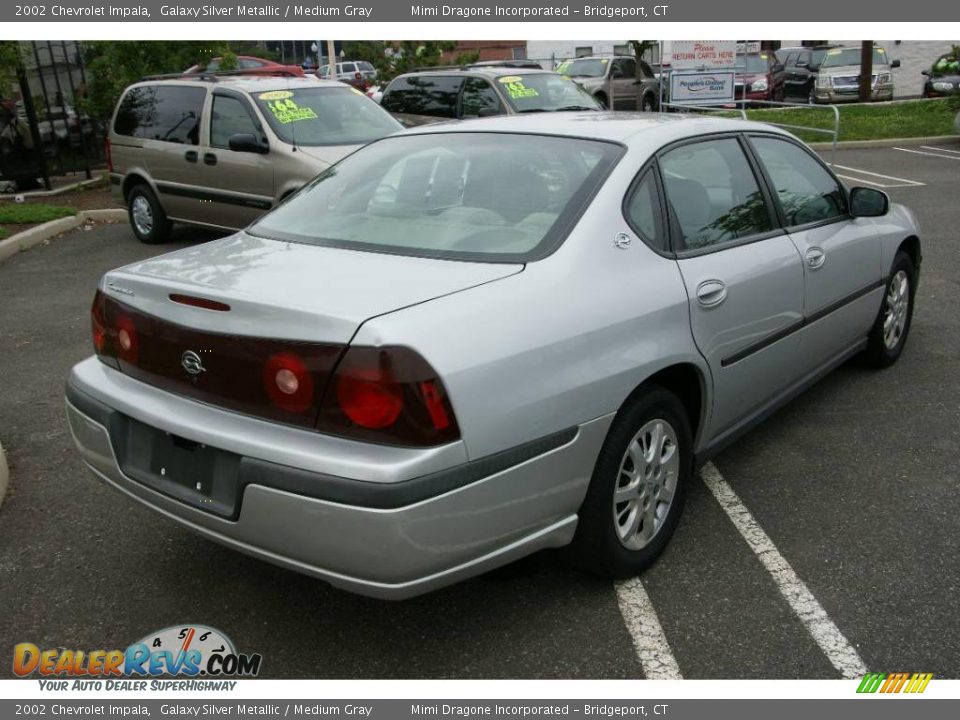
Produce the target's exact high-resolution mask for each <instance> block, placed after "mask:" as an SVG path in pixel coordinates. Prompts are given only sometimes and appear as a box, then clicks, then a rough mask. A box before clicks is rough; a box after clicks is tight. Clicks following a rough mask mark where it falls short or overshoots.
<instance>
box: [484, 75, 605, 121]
mask: <svg viewBox="0 0 960 720" xmlns="http://www.w3.org/2000/svg"><path fill="white" fill-rule="evenodd" d="M496 83H497V85H498V86H499V88H500V91H501V92H502V93H503V96H504V97H505V98H507V102H508V103H510V105H511V106H512V107H513V109H514V110H515V111H517V112H521V113H522V112H540V111H555V110H602V108H601V107H600V103H598V102H597V101H596V100H594V99H593V96H591V95H590V93H588V92H587V91H586V90H584V89H583V88H582V87H580V86H579V85H577V84H576V83H575V82H573V81H571V80H570V78H569V77H566V76H564V75H553V74H551V73H542V74H541V73H529V74H526V75H504V76H503V77H499V78H497V80H496Z"/></svg>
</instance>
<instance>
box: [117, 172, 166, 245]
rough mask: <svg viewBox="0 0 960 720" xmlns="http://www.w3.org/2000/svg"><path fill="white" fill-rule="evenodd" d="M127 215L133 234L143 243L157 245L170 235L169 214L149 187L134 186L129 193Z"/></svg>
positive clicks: (142, 185)
mask: <svg viewBox="0 0 960 720" xmlns="http://www.w3.org/2000/svg"><path fill="white" fill-rule="evenodd" d="M127 215H128V217H129V219H130V228H131V229H132V230H133V234H134V235H136V236H137V239H138V240H139V241H140V242H142V243H146V244H148V245H155V244H157V243H161V242H163V241H164V240H166V239H167V237H168V236H169V235H170V228H171V224H170V221H169V220H167V214H166V213H165V212H164V211H163V207H162V206H161V205H160V202H159V201H158V200H157V197H156V195H154V194H153V191H152V190H151V189H150V188H149V187H148V186H147V185H144V184H142V183H141V184H139V185H134V186H133V188H132V189H131V190H130V192H129V193H127Z"/></svg>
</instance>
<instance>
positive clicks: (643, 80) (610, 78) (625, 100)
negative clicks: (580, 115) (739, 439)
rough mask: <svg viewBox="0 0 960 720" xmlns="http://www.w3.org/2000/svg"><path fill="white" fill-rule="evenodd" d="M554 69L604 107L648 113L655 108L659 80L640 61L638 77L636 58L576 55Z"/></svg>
mask: <svg viewBox="0 0 960 720" xmlns="http://www.w3.org/2000/svg"><path fill="white" fill-rule="evenodd" d="M557 72H559V73H562V74H564V75H566V76H567V77H569V78H571V79H572V80H574V81H575V82H576V83H578V84H579V85H580V86H581V87H583V89H584V90H586V91H587V92H588V93H590V94H591V95H593V97H595V98H596V99H597V101H598V102H599V103H600V104H601V105H603V106H604V107H605V108H609V109H611V110H645V111H648V112H652V111H654V110H656V109H657V108H658V107H659V102H660V81H659V80H657V78H656V77H654V74H653V69H652V68H651V67H650V66H649V65H648V64H647V63H646V61H644V60H641V61H640V75H639V76H638V75H637V60H636V59H635V58H633V57H627V56H614V57H602V56H590V57H580V58H577V59H575V60H567V61H565V62H563V63H561V65H560V66H559V67H557Z"/></svg>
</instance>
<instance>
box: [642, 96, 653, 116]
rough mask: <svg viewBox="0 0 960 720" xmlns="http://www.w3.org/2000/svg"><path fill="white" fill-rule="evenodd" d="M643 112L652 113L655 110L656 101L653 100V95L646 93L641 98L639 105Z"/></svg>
mask: <svg viewBox="0 0 960 720" xmlns="http://www.w3.org/2000/svg"><path fill="white" fill-rule="evenodd" d="M641 109H642V110H643V112H653V111H654V110H656V101H655V100H654V99H653V95H651V94H650V93H647V94H646V95H644V96H643V103H642V105H641Z"/></svg>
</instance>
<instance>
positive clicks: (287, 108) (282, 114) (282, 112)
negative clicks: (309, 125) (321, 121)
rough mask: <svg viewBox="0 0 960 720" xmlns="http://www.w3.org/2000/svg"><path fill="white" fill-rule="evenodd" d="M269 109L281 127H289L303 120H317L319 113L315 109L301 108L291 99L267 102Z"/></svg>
mask: <svg viewBox="0 0 960 720" xmlns="http://www.w3.org/2000/svg"><path fill="white" fill-rule="evenodd" d="M267 107H268V108H270V112H272V113H273V116H274V117H275V118H276V119H277V122H279V123H280V124H281V125H288V124H289V123H292V122H300V121H301V120H316V119H317V113H316V111H315V110H314V109H313V108H308V107H300V106H299V105H297V104H296V103H295V102H294V101H293V100H290V99H289V98H286V99H280V100H269V101H267Z"/></svg>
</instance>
